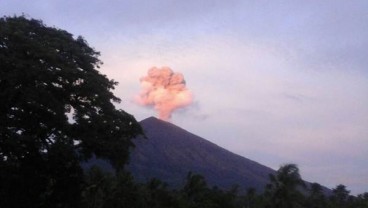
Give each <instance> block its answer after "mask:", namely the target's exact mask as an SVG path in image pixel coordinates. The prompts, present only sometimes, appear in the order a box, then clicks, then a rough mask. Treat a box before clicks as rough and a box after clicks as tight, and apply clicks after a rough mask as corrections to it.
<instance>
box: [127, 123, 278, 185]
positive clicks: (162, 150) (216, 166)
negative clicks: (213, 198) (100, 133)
mask: <svg viewBox="0 0 368 208" xmlns="http://www.w3.org/2000/svg"><path fill="white" fill-rule="evenodd" d="M140 123H141V125H142V127H143V130H144V132H145V134H146V137H147V139H144V138H139V139H136V140H135V142H134V143H135V144H136V148H135V149H133V150H132V152H131V159H130V164H129V166H128V169H129V170H130V171H131V172H132V173H133V175H134V177H135V178H136V179H137V180H138V181H142V182H144V181H146V180H149V179H151V178H152V177H155V178H158V179H161V180H162V181H165V182H167V183H168V184H169V185H170V186H172V187H178V186H181V185H182V184H183V182H184V179H185V177H186V175H187V173H188V171H192V172H193V173H197V174H201V175H203V176H204V177H205V178H206V180H207V182H208V183H209V185H210V186H218V187H219V188H223V189H228V188H230V187H232V186H233V185H235V184H238V185H239V186H240V188H241V189H242V190H245V189H246V188H249V187H254V188H256V189H257V190H263V188H264V186H265V185H266V184H267V183H268V182H269V174H270V173H274V172H275V171H274V170H272V169H271V168H268V167H266V166H264V165H261V164H259V163H257V162H254V161H252V160H249V159H247V158H245V157H242V156H239V155H236V154H234V153H232V152H230V151H228V150H226V149H224V148H221V147H219V146H217V145H215V144H213V143H211V142H209V141H207V140H205V139H203V138H201V137H199V136H196V135H194V134H192V133H190V132H188V131H186V130H184V129H182V128H180V127H178V126H175V125H174V124H171V123H168V122H165V121H162V120H159V119H157V118H154V117H150V118H147V119H145V120H143V121H141V122H140Z"/></svg>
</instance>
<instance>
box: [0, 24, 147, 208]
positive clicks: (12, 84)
mask: <svg viewBox="0 0 368 208" xmlns="http://www.w3.org/2000/svg"><path fill="white" fill-rule="evenodd" d="M98 55H99V53H98V52H96V51H94V50H93V49H92V48H91V47H89V46H88V44H87V43H86V41H85V40H84V39H83V38H82V37H78V38H76V39H74V38H73V36H72V35H71V34H69V33H68V32H66V31H64V30H60V29H56V28H50V27H46V26H45V25H44V24H43V23H42V22H41V21H38V20H33V19H31V20H29V19H26V18H25V17H4V18H1V19H0V100H1V102H0V198H1V200H0V207H14V206H13V205H14V204H19V203H20V202H21V203H22V204H23V206H24V207H50V206H51V205H53V206H57V207H58V206H59V207H76V206H77V204H78V203H79V201H80V193H81V190H82V187H83V180H84V178H83V177H84V175H83V171H82V169H81V167H80V162H81V161H84V160H87V159H89V158H91V157H92V155H95V156H96V157H99V158H104V159H106V160H108V161H110V163H111V164H112V165H113V166H114V167H115V169H116V170H117V171H119V170H120V169H121V168H122V167H123V165H124V164H125V162H126V161H127V159H128V149H129V148H130V147H131V146H132V142H131V139H132V138H134V137H135V136H137V135H138V134H140V133H141V129H140V126H139V124H138V122H137V121H136V120H135V119H134V117H133V116H131V115H129V114H127V113H126V112H124V111H122V110H118V109H116V108H115V106H114V104H113V102H119V101H120V100H119V98H117V97H115V96H114V95H113V93H112V92H111V90H112V89H113V88H114V86H115V85H116V84H117V83H116V82H115V81H113V80H109V79H107V78H106V77H105V76H104V75H101V74H100V73H99V72H98V71H97V70H96V69H97V68H98V67H99V65H100V64H101V62H100V61H99V59H98ZM53 206H51V207H53ZM17 207H20V206H17Z"/></svg>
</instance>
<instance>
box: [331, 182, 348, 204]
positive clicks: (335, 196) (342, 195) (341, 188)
mask: <svg viewBox="0 0 368 208" xmlns="http://www.w3.org/2000/svg"><path fill="white" fill-rule="evenodd" d="M349 194H350V191H348V190H347V189H346V186H345V185H342V184H339V185H337V186H336V188H334V189H332V196H331V197H330V200H331V203H332V205H333V207H347V204H348V199H349Z"/></svg>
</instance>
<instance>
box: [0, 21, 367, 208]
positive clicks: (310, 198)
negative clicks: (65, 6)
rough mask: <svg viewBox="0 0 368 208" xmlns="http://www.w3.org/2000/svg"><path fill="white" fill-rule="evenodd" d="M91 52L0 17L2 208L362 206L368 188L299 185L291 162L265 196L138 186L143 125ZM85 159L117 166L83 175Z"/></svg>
mask: <svg viewBox="0 0 368 208" xmlns="http://www.w3.org/2000/svg"><path fill="white" fill-rule="evenodd" d="M98 55H99V54H98V52H96V51H94V49H92V48H91V47H89V46H88V44H87V43H86V41H85V40H84V39H83V38H81V37H78V38H76V39H74V38H73V36H72V35H71V34H69V33H68V32H66V31H64V30H60V29H56V28H50V27H46V26H45V25H44V24H43V23H42V22H41V21H38V20H33V19H27V18H25V17H3V18H1V19H0V100H1V102H0V207H2V208H11V207H81V208H113V207H114V208H116V207H136V208H139V207H142V208H143V207H145V208H146V207H150V208H166V207H167V208H169V207H178V208H197V207H198V208H199V207H201V208H222V207H226V208H233V207H234V208H238V207H239V208H243V207H246V208H258V207H272V208H273V207H275V208H296V207H305V208H319V207H330V208H340V207H344V208H345V207H347V208H349V207H354V208H367V207H368V193H364V194H361V195H358V196H356V197H355V196H351V195H349V194H350V192H349V191H348V190H347V189H346V187H345V186H344V185H338V186H336V188H335V189H333V190H332V192H331V193H330V194H328V193H326V191H325V190H324V189H323V187H322V186H321V185H319V184H317V183H314V184H310V185H307V184H305V183H304V181H303V180H302V178H301V176H300V174H299V169H298V167H297V166H296V165H295V164H286V165H284V166H281V167H280V169H279V170H278V171H277V172H276V174H275V175H270V183H269V184H268V185H267V186H266V187H265V191H264V192H263V193H257V192H256V191H255V189H249V190H248V191H247V192H246V193H240V192H238V189H237V187H234V188H232V189H231V190H221V189H219V188H217V187H209V186H208V184H207V183H206V180H205V178H204V177H203V176H201V175H197V174H193V173H188V175H187V178H186V179H185V183H184V185H183V187H181V188H179V189H178V190H173V189H170V188H169V187H168V185H167V184H165V183H164V182H162V181H159V180H157V179H152V180H151V181H149V182H148V183H145V184H142V183H137V182H135V181H134V178H133V177H132V176H131V175H130V174H129V173H127V172H125V171H124V169H123V167H124V164H125V163H126V161H127V159H128V156H129V151H128V150H129V148H131V147H132V146H133V145H132V144H133V143H132V139H133V138H134V137H136V136H137V135H138V134H141V133H142V132H141V128H140V126H139V124H138V123H137V121H136V120H135V119H134V117H133V116H131V115H129V114H127V113H126V112H124V111H122V110H118V109H116V108H115V106H114V104H113V102H119V101H120V100H119V98H117V97H115V96H114V95H113V93H112V92H111V90H112V89H113V88H114V86H115V85H116V84H117V83H116V82H114V81H113V80H109V79H107V78H106V77H105V76H104V75H101V74H100V73H99V72H98V71H97V68H98V67H99V65H100V64H101V62H100V61H99V59H98ZM92 156H96V157H97V158H102V159H105V160H108V161H110V163H111V164H112V165H113V167H114V168H115V170H116V172H115V173H106V172H104V171H103V170H101V169H99V168H98V167H92V168H91V169H89V170H85V171H83V170H82V168H81V165H80V164H81V162H83V161H86V160H88V159H90V158H91V157H92Z"/></svg>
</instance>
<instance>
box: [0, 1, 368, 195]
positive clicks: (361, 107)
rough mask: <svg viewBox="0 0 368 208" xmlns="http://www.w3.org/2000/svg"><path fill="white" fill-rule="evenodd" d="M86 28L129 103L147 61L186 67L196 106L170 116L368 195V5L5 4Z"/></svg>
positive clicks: (0, 9)
mask: <svg viewBox="0 0 368 208" xmlns="http://www.w3.org/2000/svg"><path fill="white" fill-rule="evenodd" d="M22 13H24V14H25V15H27V16H29V17H32V18H36V19H41V20H43V21H44V23H45V24H46V25H49V26H55V27H58V28H61V29H65V30H67V31H69V32H71V33H73V34H74V35H81V36H83V37H85V39H86V40H87V41H88V42H89V44H90V45H91V46H93V47H94V48H95V49H96V50H98V51H100V52H101V54H102V55H101V60H102V61H103V62H104V65H103V66H102V67H101V72H102V73H104V74H107V75H108V77H109V78H112V79H115V80H117V81H119V82H120V85H119V86H118V87H117V89H116V94H117V96H119V97H120V98H122V100H123V102H122V103H121V104H120V105H119V107H121V108H123V109H124V110H126V111H127V112H129V113H131V114H133V115H134V116H136V118H137V119H138V120H141V119H144V118H146V117H148V116H151V115H155V112H154V111H153V110H152V109H148V108H142V107H141V106H137V105H136V104H134V102H133V97H134V95H136V94H137V93H138V92H139V78H140V77H142V76H144V75H145V74H146V71H147V70H148V69H149V68H150V67H152V66H157V67H161V66H169V67H171V68H172V69H173V70H174V71H177V72H181V73H183V74H184V76H185V78H186V81H187V85H188V88H189V89H190V90H191V91H192V92H193V94H194V97H195V103H194V104H193V105H192V106H191V107H189V108H187V109H183V110H180V111H178V112H177V113H175V114H174V116H173V120H172V122H173V123H174V124H177V125H179V126H181V127H183V128H185V129H187V130H189V131H191V132H193V133H195V134H198V135H199V136H202V137H204V138H206V139H208V140H210V141H212V142H214V143H216V144H218V145H220V146H223V147H225V148H227V149H229V150H231V151H233V152H235V153H238V154H240V155H242V156H245V157H247V158H250V159H253V160H255V161H257V162H260V163H262V164H265V165H267V166H270V167H272V168H275V169H277V168H278V167H279V165H281V164H283V163H288V162H293V163H296V164H298V165H299V167H300V169H301V173H302V176H303V178H304V179H306V180H309V181H311V182H318V183H321V184H323V185H326V186H328V187H330V188H333V187H335V186H336V185H338V184H340V183H341V184H344V185H346V186H347V187H348V189H350V190H351V191H352V193H354V194H357V193H362V192H367V191H368V166H367V165H366V161H367V160H368V107H367V106H368V58H367V55H368V38H367V37H368V1H365V0H362V1H342V0H341V1H339V0H330V1H327V0H326V1H294V0H293V1H291V0H290V1H262V0H258V1H255V0H254V1H246V0H244V1H236V0H232V1H209V0H204V1H197V0H188V1H174V0H171V1H170V0H157V1H143V0H142V1H140V0H126V1H114V0H111V1H103V0H89V1H81V0H73V1H72V0H69V1H66V0H63V1H61V0H55V1H49V0H33V1H24V0H0V15H14V14H16V15H20V14H22Z"/></svg>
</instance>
